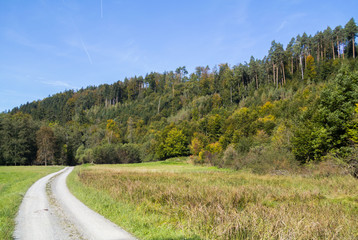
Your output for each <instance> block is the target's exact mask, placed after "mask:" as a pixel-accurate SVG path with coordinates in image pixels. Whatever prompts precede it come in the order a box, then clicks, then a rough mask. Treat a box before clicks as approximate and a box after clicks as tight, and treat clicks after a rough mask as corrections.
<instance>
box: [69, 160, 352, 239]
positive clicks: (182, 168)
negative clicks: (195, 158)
mask: <svg viewBox="0 0 358 240" xmlns="http://www.w3.org/2000/svg"><path fill="white" fill-rule="evenodd" d="M69 185H70V189H71V191H72V192H74V194H75V195H76V196H77V197H78V198H80V199H81V200H82V201H83V202H85V203H86V204H87V205H89V206H90V207H91V208H93V209H94V210H95V211H98V212H99V213H101V214H103V215H104V216H106V217H107V218H109V219H110V220H112V221H113V222H115V223H117V224H119V225H120V226H122V227H124V228H125V229H126V230H128V231H130V232H132V233H134V234H135V235H136V236H137V237H139V238H141V239H184V238H186V239H357V238H358V221H357V220H358V194H357V193H358V185H357V180H356V179H354V178H352V177H350V176H336V177H302V176H272V175H255V174H252V173H248V172H234V171H229V170H220V169H215V168H212V167H199V166H194V165H191V164H186V163H183V162H173V161H169V162H157V163H143V164H133V165H98V166H89V165H87V166H80V167H77V168H76V169H75V171H74V172H73V173H72V174H71V175H70V179H69Z"/></svg>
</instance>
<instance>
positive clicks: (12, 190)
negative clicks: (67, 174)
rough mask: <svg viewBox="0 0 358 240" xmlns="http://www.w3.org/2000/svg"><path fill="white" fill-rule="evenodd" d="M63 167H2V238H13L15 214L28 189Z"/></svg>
mask: <svg viewBox="0 0 358 240" xmlns="http://www.w3.org/2000/svg"><path fill="white" fill-rule="evenodd" d="M61 168H63V167H54V166H51V167H42V166H26V167H24V166H17V167H0V239H4V240H5V239H13V238H12V234H13V231H14V228H15V216H16V213H17V211H18V209H19V206H20V204H21V201H22V199H23V197H24V195H25V193H26V191H27V189H28V188H29V187H30V186H31V185H32V184H33V183H34V182H35V181H36V180H38V179H40V178H41V177H44V176H46V175H47V174H50V173H52V172H56V171H59V170H60V169H61Z"/></svg>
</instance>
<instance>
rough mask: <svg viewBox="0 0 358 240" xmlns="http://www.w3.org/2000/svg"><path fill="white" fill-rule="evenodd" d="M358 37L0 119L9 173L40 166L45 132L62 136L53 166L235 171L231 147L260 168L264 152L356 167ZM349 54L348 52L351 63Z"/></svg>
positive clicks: (72, 98)
mask: <svg viewBox="0 0 358 240" xmlns="http://www.w3.org/2000/svg"><path fill="white" fill-rule="evenodd" d="M356 34H357V31H356V25H355V22H354V19H351V20H350V21H349V22H348V23H347V25H346V26H345V27H344V28H342V27H341V26H338V27H336V28H335V29H334V30H332V29H331V28H329V27H328V28H327V29H325V30H324V31H320V32H318V33H317V34H316V35H314V36H308V35H307V34H306V33H304V34H302V35H298V36H297V37H296V38H292V39H291V41H290V43H289V44H288V45H287V47H286V49H284V46H283V44H281V43H278V42H275V41H273V42H272V43H271V48H270V50H269V53H268V56H265V57H264V58H263V59H256V58H255V57H253V56H252V57H251V58H250V61H249V62H248V63H246V62H245V63H241V64H238V65H234V66H230V65H229V64H227V63H222V64H219V65H218V66H214V67H213V68H211V69H210V68H209V67H208V66H206V67H197V68H196V71H195V73H191V74H189V73H188V72H187V70H186V67H185V66H182V67H178V68H177V69H176V70H175V71H168V72H164V73H156V72H151V73H149V74H147V75H146V76H145V77H143V76H135V77H131V78H125V79H123V81H117V82H115V83H113V84H111V85H109V84H103V85H100V86H89V87H87V88H85V89H80V90H78V91H72V90H71V91H65V92H63V93H58V94H55V95H53V96H51V97H48V98H45V99H43V100H39V101H35V102H31V103H27V104H25V105H22V106H20V107H19V108H14V109H13V110H12V111H11V112H10V113H4V114H0V164H2V165H5V164H7V165H15V164H27V165H31V164H34V163H35V160H36V158H38V155H39V154H40V153H41V152H43V151H38V150H40V149H41V148H43V146H44V144H41V142H40V141H38V142H37V143H36V132H37V131H38V130H39V126H44V125H48V126H49V127H50V129H51V131H52V132H53V151H52V152H53V153H51V155H53V158H52V157H51V158H52V159H51V163H52V164H67V165H76V164H78V163H87V162H91V163H96V162H97V163H123V162H138V161H156V160H159V159H162V160H163V159H166V158H168V157H172V156H183V155H188V154H189V153H191V154H193V158H194V159H196V160H198V159H199V162H205V163H208V164H214V165H218V166H224V165H225V162H227V163H228V165H230V166H232V167H234V165H233V164H231V163H229V162H231V160H225V159H230V157H228V156H229V155H225V152H226V150H227V149H228V147H229V146H230V149H231V150H230V151H231V156H234V155H235V153H234V151H233V150H232V148H234V149H235V151H236V153H237V154H238V156H237V158H241V159H250V161H254V158H253V157H250V156H254V155H255V154H256V153H259V152H261V150H260V151H258V149H265V151H269V150H272V151H276V150H277V151H283V152H292V153H294V154H295V156H296V160H298V161H299V162H301V163H306V162H308V161H311V160H321V159H322V157H323V156H325V155H326V154H328V153H330V152H333V153H332V154H338V153H339V155H340V156H341V155H342V156H341V157H346V155H347V154H349V152H350V151H349V149H350V148H352V147H354V146H353V145H354V144H356V142H357V141H358V140H357V139H358V137H357V135H358V134H357V131H358V130H357V120H356V119H357V117H356V115H355V113H354V107H355V104H357V103H358V97H357V94H358V93H357V90H356V89H357V69H358V60H356V59H355V58H354V57H353V53H354V51H352V50H354V49H355V48H353V49H352V46H351V45H352V44H353V41H354V36H355V35H356ZM341 44H348V48H346V49H344V52H343V53H342V54H341V52H337V48H338V47H339V46H340V45H341ZM219 146H220V147H219ZM214 149H216V150H214ZM347 149H348V150H347ZM189 150H190V152H189ZM230 151H229V152H230ZM254 153H255V154H254ZM228 154H229V153H228ZM343 155H345V156H343ZM225 156H226V157H225ZM235 156H236V155H235ZM247 156H249V157H247ZM231 158H233V157H231ZM254 165H255V164H249V163H247V164H246V166H254ZM234 168H235V167H234Z"/></svg>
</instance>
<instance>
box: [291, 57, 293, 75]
mask: <svg viewBox="0 0 358 240" xmlns="http://www.w3.org/2000/svg"><path fill="white" fill-rule="evenodd" d="M291 74H292V75H293V57H291Z"/></svg>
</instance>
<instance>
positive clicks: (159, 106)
mask: <svg viewBox="0 0 358 240" xmlns="http://www.w3.org/2000/svg"><path fill="white" fill-rule="evenodd" d="M161 98H162V97H160V98H159V102H158V114H159V110H160V99H161Z"/></svg>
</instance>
